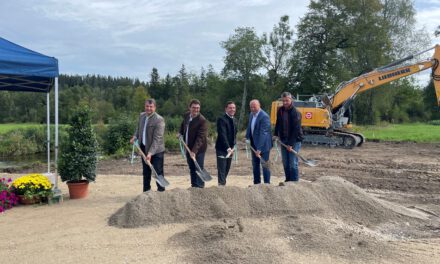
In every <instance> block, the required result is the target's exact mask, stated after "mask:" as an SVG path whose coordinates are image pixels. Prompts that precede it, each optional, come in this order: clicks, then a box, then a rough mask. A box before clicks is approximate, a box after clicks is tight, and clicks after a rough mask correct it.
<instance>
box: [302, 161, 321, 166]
mask: <svg viewBox="0 0 440 264" xmlns="http://www.w3.org/2000/svg"><path fill="white" fill-rule="evenodd" d="M303 162H304V164H306V165H307V166H309V167H316V166H317V165H318V163H317V161H316V160H303Z"/></svg>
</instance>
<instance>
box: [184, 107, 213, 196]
mask: <svg viewBox="0 0 440 264" xmlns="http://www.w3.org/2000/svg"><path fill="white" fill-rule="evenodd" d="M200 106H201V105H200V101H199V100H197V99H193V100H191V102H190V103H189V112H188V113H186V114H185V115H184V116H183V121H182V124H181V125H180V131H179V133H180V135H181V136H182V137H183V139H184V141H185V143H186V144H187V145H188V148H189V149H190V150H191V151H190V152H189V153H188V152H187V153H186V161H187V162H188V166H189V170H190V174H191V187H198V188H203V187H205V183H204V182H203V181H202V180H201V179H200V178H199V177H198V176H197V174H196V166H195V164H194V161H193V160H192V158H195V159H196V161H197V163H198V164H199V165H200V168H201V169H203V166H204V162H205V152H206V149H207V147H208V121H206V119H205V117H204V116H203V115H202V114H200Z"/></svg>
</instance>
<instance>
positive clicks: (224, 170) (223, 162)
mask: <svg viewBox="0 0 440 264" xmlns="http://www.w3.org/2000/svg"><path fill="white" fill-rule="evenodd" d="M216 155H217V172H218V185H226V177H228V173H229V169H230V168H231V163H232V157H230V158H227V159H222V158H219V157H218V156H224V157H225V156H226V155H228V153H227V152H223V151H216Z"/></svg>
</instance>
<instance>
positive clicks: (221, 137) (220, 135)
mask: <svg viewBox="0 0 440 264" xmlns="http://www.w3.org/2000/svg"><path fill="white" fill-rule="evenodd" d="M236 139H237V125H236V124H235V119H234V118H230V117H229V116H228V115H227V114H226V113H225V114H224V115H222V116H221V117H219V118H218V119H217V141H216V142H215V149H216V150H217V151H220V152H223V153H225V154H226V153H227V150H228V148H231V149H233V148H234V146H235V144H236Z"/></svg>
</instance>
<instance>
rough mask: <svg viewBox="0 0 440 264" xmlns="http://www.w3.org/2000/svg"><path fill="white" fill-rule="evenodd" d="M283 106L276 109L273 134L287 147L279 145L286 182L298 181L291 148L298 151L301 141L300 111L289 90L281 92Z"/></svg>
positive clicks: (296, 164)
mask: <svg viewBox="0 0 440 264" xmlns="http://www.w3.org/2000/svg"><path fill="white" fill-rule="evenodd" d="M281 100H282V101H283V106H282V107H280V109H278V111H277V122H276V124H275V132H274V134H275V136H276V137H278V138H279V139H280V140H281V142H283V143H284V144H285V145H287V146H288V148H285V147H281V156H282V159H283V167H284V173H285V175H286V182H288V181H298V180H299V173H298V157H297V156H296V155H295V154H293V153H292V150H295V151H296V152H299V150H300V148H301V141H302V137H303V135H302V130H301V113H299V112H298V111H297V110H296V108H295V106H294V103H293V98H292V95H291V94H290V93H289V92H284V93H282V94H281Z"/></svg>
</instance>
